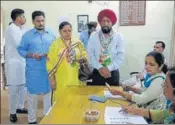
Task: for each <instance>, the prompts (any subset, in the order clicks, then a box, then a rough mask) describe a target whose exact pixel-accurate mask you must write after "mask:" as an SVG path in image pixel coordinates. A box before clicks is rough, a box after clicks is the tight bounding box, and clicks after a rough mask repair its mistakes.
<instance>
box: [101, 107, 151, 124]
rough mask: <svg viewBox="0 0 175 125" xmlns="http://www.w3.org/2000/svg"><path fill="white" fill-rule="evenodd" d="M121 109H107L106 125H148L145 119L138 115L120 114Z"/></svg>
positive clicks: (105, 115)
mask: <svg viewBox="0 0 175 125" xmlns="http://www.w3.org/2000/svg"><path fill="white" fill-rule="evenodd" d="M120 110H121V108H120V107H106V109H105V113H104V120H105V123H106V124H148V123H147V122H146V121H145V119H144V118H143V117H141V116H137V115H129V114H124V113H122V112H119V111H120Z"/></svg>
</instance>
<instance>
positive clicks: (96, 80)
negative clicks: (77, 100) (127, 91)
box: [87, 69, 120, 86]
mask: <svg viewBox="0 0 175 125" xmlns="http://www.w3.org/2000/svg"><path fill="white" fill-rule="evenodd" d="M90 79H92V82H87V85H89V86H105V82H107V83H108V84H109V85H111V86H119V80H120V75H119V71H118V70H114V71H112V72H111V77H110V78H107V79H105V78H104V77H102V76H101V75H100V73H99V72H98V70H97V69H94V71H93V74H92V76H91V78H90Z"/></svg>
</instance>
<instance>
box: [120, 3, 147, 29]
mask: <svg viewBox="0 0 175 125" xmlns="http://www.w3.org/2000/svg"><path fill="white" fill-rule="evenodd" d="M119 9H120V10H119V12H120V18H119V22H120V26H136V25H145V15H146V1H120V7H119Z"/></svg>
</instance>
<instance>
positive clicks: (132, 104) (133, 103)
mask: <svg viewBox="0 0 175 125" xmlns="http://www.w3.org/2000/svg"><path fill="white" fill-rule="evenodd" d="M134 103H135V102H131V103H130V104H129V105H128V106H131V105H133V104H134ZM122 111H123V112H125V111H126V110H125V109H121V110H120V111H119V112H122Z"/></svg>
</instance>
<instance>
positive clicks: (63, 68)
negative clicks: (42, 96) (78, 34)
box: [46, 38, 87, 103]
mask: <svg viewBox="0 0 175 125" xmlns="http://www.w3.org/2000/svg"><path fill="white" fill-rule="evenodd" d="M75 43H79V44H78V45H77V46H76V47H75V48H73V49H74V50H75V54H76V59H79V58H80V57H85V58H87V53H86V50H85V48H84V46H83V44H82V43H81V41H80V40H79V39H72V40H71V45H73V44H75ZM66 48H67V46H66V45H65V43H64V41H63V40H62V39H61V38H58V39H56V40H55V41H54V42H53V43H52V45H51V46H50V48H49V52H48V55H47V57H48V61H47V64H46V66H47V70H48V72H50V71H51V70H52V69H53V68H54V66H55V64H56V63H57V62H58V60H59V58H60V54H62V52H63V51H64V50H65V49H66ZM78 69H79V63H78V62H76V63H75V64H74V65H71V64H70V63H69V62H68V61H67V58H66V55H64V56H63V58H62V61H61V63H60V65H58V67H57V69H56V72H55V74H54V76H55V81H56V90H54V91H53V95H52V103H53V102H55V101H56V99H57V97H58V95H59V93H62V92H63V91H64V89H65V88H66V86H67V85H81V82H80V80H79V79H78Z"/></svg>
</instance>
